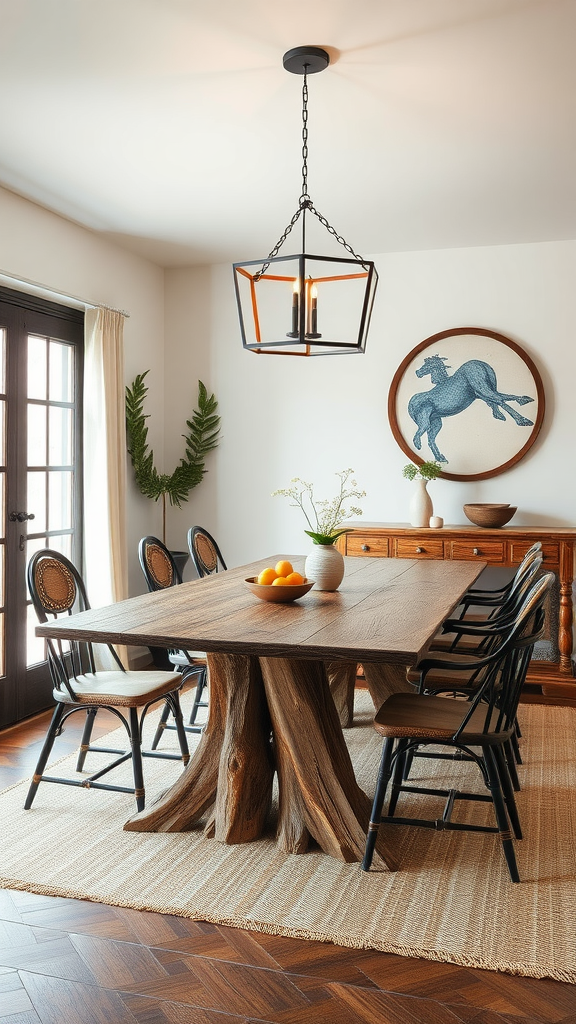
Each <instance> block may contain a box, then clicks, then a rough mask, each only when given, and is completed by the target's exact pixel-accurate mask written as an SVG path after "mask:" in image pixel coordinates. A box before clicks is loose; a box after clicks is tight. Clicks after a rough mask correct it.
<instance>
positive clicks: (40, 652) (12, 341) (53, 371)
mask: <svg viewBox="0 0 576 1024" xmlns="http://www.w3.org/2000/svg"><path fill="white" fill-rule="evenodd" d="M83 321H84V316H83V314H82V313H79V312H78V311H77V310H73V309H67V308H66V307H63V306H58V305H55V304H54V303H47V302H44V301H43V300H40V299H35V298H33V297H30V296H26V295H21V294H19V293H16V292H10V291H8V290H4V289H0V498H1V514H0V727H1V726H5V725H9V724H11V723H13V722H17V721H20V720H21V719H22V718H27V717H28V716H29V715H32V714H35V713H36V712H37V711H41V710H43V709H44V708H47V707H50V706H51V705H52V703H53V701H52V684H51V681H50V676H49V672H48V666H47V663H46V659H45V646H44V641H43V640H40V639H38V638H37V637H36V636H35V634H34V630H35V626H36V624H37V619H36V615H35V613H34V609H33V607H32V604H31V601H30V597H29V594H28V588H27V582H26V567H27V564H28V560H29V559H30V557H31V555H32V554H33V553H34V552H35V551H37V550H39V549H40V548H44V547H50V548H55V549H56V550H58V551H61V552H63V553H64V554H65V555H67V557H68V558H71V559H72V561H74V562H75V563H76V564H77V565H78V566H80V561H81V552H82V536H81V523H82V508H81V493H82V490H81V488H82V455H81V453H82V430H81V424H82V409H81V396H82V362H83V360H82V356H83V339H84V328H83Z"/></svg>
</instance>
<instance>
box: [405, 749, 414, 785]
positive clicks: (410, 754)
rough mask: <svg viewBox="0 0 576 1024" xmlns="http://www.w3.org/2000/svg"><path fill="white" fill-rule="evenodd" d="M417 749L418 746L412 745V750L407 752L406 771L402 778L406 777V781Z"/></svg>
mask: <svg viewBox="0 0 576 1024" xmlns="http://www.w3.org/2000/svg"><path fill="white" fill-rule="evenodd" d="M415 750H417V747H410V750H408V751H407V752H406V757H405V758H404V772H403V774H402V778H403V779H404V781H406V779H407V778H408V776H409V775H410V769H411V768H412V761H413V760H414V751H415Z"/></svg>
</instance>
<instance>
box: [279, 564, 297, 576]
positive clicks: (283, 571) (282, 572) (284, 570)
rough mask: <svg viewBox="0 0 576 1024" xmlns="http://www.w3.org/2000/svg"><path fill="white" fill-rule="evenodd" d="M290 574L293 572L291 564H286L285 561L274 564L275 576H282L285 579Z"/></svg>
mask: <svg viewBox="0 0 576 1024" xmlns="http://www.w3.org/2000/svg"><path fill="white" fill-rule="evenodd" d="M291 572H293V569H292V563H291V562H286V561H281V562H276V575H277V576H284V577H286V576H289V575H290V573H291Z"/></svg>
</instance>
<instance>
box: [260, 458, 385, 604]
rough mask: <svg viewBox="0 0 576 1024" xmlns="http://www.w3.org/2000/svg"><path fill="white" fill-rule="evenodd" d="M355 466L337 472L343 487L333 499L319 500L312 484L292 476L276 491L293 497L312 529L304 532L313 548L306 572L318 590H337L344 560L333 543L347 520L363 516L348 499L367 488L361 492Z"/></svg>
mask: <svg viewBox="0 0 576 1024" xmlns="http://www.w3.org/2000/svg"><path fill="white" fill-rule="evenodd" d="M353 473H354V470H353V469H343V470H342V472H340V473H336V476H337V477H339V478H340V490H339V492H338V494H337V495H336V497H335V498H333V499H332V501H328V500H327V499H321V500H318V499H317V498H315V497H314V487H313V485H312V484H310V483H307V482H306V481H305V480H301V479H300V478H299V477H293V479H292V480H291V481H290V484H291V486H290V487H287V488H283V489H281V490H277V491H274V495H277V494H281V495H282V496H283V497H285V498H290V499H291V504H292V505H293V506H294V507H295V508H300V509H301V510H302V512H303V513H304V517H305V519H306V522H307V523H308V526H309V527H310V529H309V530H304V533H305V534H306V535H307V536H308V537H311V539H312V543H313V545H314V546H313V548H312V551H311V552H310V554H309V555H308V556H307V558H306V563H305V570H304V571H305V573H306V577H307V578H308V579H311V580H314V581H315V585H316V589H317V590H327V591H334V590H338V587H339V586H340V584H341V582H342V580H343V578H344V559H343V557H342V555H341V554H340V552H339V551H338V549H337V548H335V547H334V544H335V543H336V541H337V540H338V537H341V536H342V534H344V533H348V530H347V529H340V526H341V524H342V523H343V522H344V520H346V519H348V518H349V517H350V516H361V515H362V509H361V508H358V507H357V506H356V505H350V504H349V502H350V501H351V500H353V499H355V498H364V497H366V491H359V490H358V489H357V488H358V485H357V483H356V480H353V479H350V478H351V477H352V476H353Z"/></svg>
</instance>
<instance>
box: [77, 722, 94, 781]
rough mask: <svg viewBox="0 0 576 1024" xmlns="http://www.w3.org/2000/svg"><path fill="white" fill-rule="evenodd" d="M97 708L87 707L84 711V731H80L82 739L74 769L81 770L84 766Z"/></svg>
mask: <svg viewBox="0 0 576 1024" xmlns="http://www.w3.org/2000/svg"><path fill="white" fill-rule="evenodd" d="M97 711H98V708H88V710H87V712H86V721H85V723H84V731H83V733H82V739H81V741H80V750H79V752H78V760H77V762H76V771H77V772H81V771H82V769H83V767H84V762H85V760H86V754H87V753H88V751H89V750H90V737H91V736H92V729H93V728H94V723H95V721H96V712H97Z"/></svg>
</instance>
